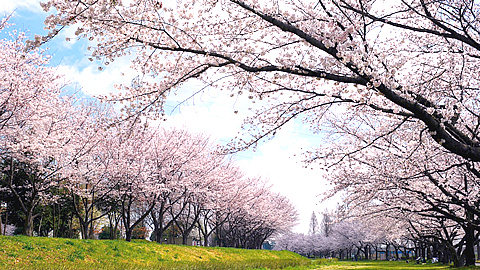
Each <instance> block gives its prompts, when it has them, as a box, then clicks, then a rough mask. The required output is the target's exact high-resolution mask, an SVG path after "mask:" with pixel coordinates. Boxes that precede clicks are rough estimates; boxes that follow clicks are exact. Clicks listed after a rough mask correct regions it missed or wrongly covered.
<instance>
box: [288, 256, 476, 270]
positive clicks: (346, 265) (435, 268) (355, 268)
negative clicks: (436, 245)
mask: <svg viewBox="0 0 480 270" xmlns="http://www.w3.org/2000/svg"><path fill="white" fill-rule="evenodd" d="M287 269H289V270H312V269H315V270H404V269H405V270H408V269H416V270H423V269H424V270H440V269H451V270H454V269H455V270H457V269H458V270H466V269H480V267H461V268H453V267H452V266H449V265H443V264H439V263H436V264H431V263H427V264H416V263H415V262H410V263H406V262H405V261H357V262H352V261H338V260H334V259H333V260H325V259H323V260H314V261H313V263H312V265H311V266H298V267H291V268H287Z"/></svg>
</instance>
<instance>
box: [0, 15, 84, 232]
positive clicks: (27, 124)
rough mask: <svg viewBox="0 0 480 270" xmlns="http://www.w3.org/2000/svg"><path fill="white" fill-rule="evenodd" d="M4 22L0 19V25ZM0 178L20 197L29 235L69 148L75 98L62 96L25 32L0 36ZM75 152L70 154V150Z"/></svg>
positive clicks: (53, 75) (58, 177)
mask: <svg viewBox="0 0 480 270" xmlns="http://www.w3.org/2000/svg"><path fill="white" fill-rule="evenodd" d="M5 24H6V22H5V21H3V22H2V24H0V30H1V29H2V28H3V27H4V26H5ZM0 47H1V48H2V49H1V50H2V53H1V55H0V72H1V73H3V75H2V78H3V79H2V80H1V82H0V102H1V105H0V107H1V109H0V111H1V113H0V114H1V116H0V118H1V120H0V122H1V128H0V131H1V136H0V137H1V139H0V143H1V153H0V154H1V164H2V165H1V168H2V173H1V179H0V184H1V186H2V189H5V190H8V192H10V193H11V194H13V196H14V197H15V198H16V200H17V201H18V203H19V205H20V207H21V209H20V211H22V212H23V214H24V215H25V222H24V228H23V229H24V232H23V233H24V234H26V235H32V234H33V219H34V218H35V216H36V215H38V213H35V209H36V207H37V206H38V205H39V204H41V203H44V202H46V201H48V200H54V199H55V198H54V197H52V196H50V195H51V194H49V191H51V189H52V188H53V187H56V186H58V185H59V183H60V181H61V179H62V176H61V174H60V172H61V169H62V168H63V167H64V166H65V164H66V163H68V162H71V161H72V160H71V159H70V160H69V161H66V160H65V159H64V156H65V151H69V147H70V146H71V144H70V142H71V141H70V139H71V134H70V133H69V132H70V131H72V129H71V125H70V124H71V120H72V119H71V116H72V115H75V112H74V111H75V110H74V109H73V106H72V102H73V100H72V99H71V98H69V97H67V96H63V97H60V93H61V90H62V83H61V81H60V76H59V75H57V74H56V72H55V69H53V68H49V67H47V66H46V65H47V63H48V58H47V57H45V56H44V55H43V54H42V52H40V51H39V50H37V49H31V50H30V48H29V46H28V45H26V43H25V36H24V34H23V33H16V36H12V39H11V40H1V41H0ZM72 154H74V153H72Z"/></svg>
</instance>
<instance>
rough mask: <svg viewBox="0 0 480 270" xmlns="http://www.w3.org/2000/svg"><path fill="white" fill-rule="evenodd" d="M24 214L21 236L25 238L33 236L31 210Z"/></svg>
mask: <svg viewBox="0 0 480 270" xmlns="http://www.w3.org/2000/svg"><path fill="white" fill-rule="evenodd" d="M26 214H27V215H26V217H25V222H24V226H23V234H24V235H26V236H33V209H29V210H28V211H27V213H26Z"/></svg>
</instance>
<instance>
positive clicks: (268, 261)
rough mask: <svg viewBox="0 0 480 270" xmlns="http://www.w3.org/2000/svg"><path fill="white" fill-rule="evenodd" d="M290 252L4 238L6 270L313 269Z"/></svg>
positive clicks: (0, 258)
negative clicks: (302, 267)
mask: <svg viewBox="0 0 480 270" xmlns="http://www.w3.org/2000/svg"><path fill="white" fill-rule="evenodd" d="M310 264H311V261H310V260H308V259H306V258H303V257H301V256H299V255H297V254H295V253H292V252H288V251H268V250H245V249H233V248H206V247H191V246H179V245H159V244H157V243H152V242H148V241H133V242H131V243H129V242H126V241H122V240H117V241H111V240H79V239H63V238H43V237H25V236H15V237H4V236H1V237H0V265H1V266H2V267H3V268H2V269H9V268H12V269H13V268H14V269H122V270H130V269H132V270H133V269H159V270H161V269H199V270H200V269H215V270H217V269H218V270H221V269H233V270H237V269H238V270H240V269H262V268H263V269H283V268H286V267H288V266H299V265H310Z"/></svg>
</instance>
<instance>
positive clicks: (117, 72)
mask: <svg viewBox="0 0 480 270" xmlns="http://www.w3.org/2000/svg"><path fill="white" fill-rule="evenodd" d="M78 66H79V65H73V66H66V65H61V66H59V67H58V71H59V72H60V73H61V74H64V75H65V78H66V80H67V81H69V82H71V83H73V84H78V85H79V86H80V87H81V90H82V92H83V93H85V94H87V95H90V96H93V97H98V96H105V95H108V94H109V93H111V92H115V91H116V90H115V88H114V85H115V84H120V83H123V84H127V85H129V84H130V83H131V81H132V79H133V78H135V76H137V73H136V72H135V70H133V69H131V68H130V59H127V58H120V59H118V60H117V61H115V62H113V63H112V64H110V65H109V66H107V67H106V68H105V67H102V70H99V69H98V63H97V62H92V63H91V64H89V65H87V66H85V67H84V68H79V67H78Z"/></svg>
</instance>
